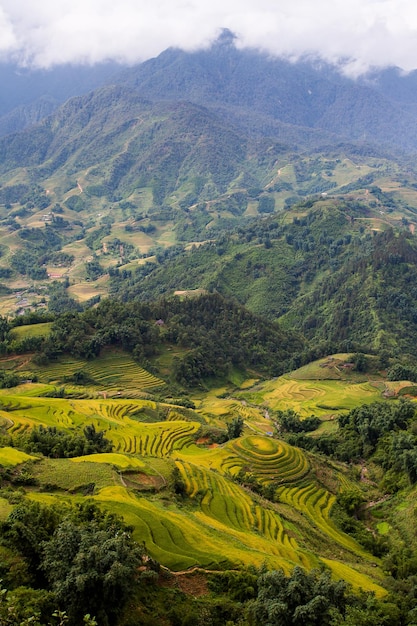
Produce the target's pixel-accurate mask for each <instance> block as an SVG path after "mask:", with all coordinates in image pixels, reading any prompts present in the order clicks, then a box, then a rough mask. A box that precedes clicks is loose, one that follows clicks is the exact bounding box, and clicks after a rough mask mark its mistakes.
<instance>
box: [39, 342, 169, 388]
mask: <svg viewBox="0 0 417 626" xmlns="http://www.w3.org/2000/svg"><path fill="white" fill-rule="evenodd" d="M80 370H83V371H84V372H86V373H87V374H88V375H89V376H90V377H91V378H92V379H93V380H94V381H95V383H96V384H97V385H99V386H100V387H101V388H103V389H104V390H106V391H107V392H108V393H112V392H117V391H119V390H124V391H126V390H127V389H128V390H137V391H140V390H147V389H153V388H155V387H160V386H161V385H164V384H165V383H164V381H162V380H161V379H160V378H157V377H156V376H154V375H153V374H151V373H150V372H148V371H146V370H145V369H143V368H142V367H140V366H139V365H138V364H137V363H136V362H135V361H134V360H133V359H132V358H131V357H130V356H129V355H128V354H126V353H124V352H109V353H107V354H103V356H102V357H100V359H97V360H95V361H84V360H82V359H73V358H66V359H61V360H60V361H57V362H56V363H54V364H53V365H48V366H46V367H40V368H39V370H37V373H38V378H39V380H40V381H41V382H51V381H55V382H57V383H63V382H64V380H65V378H67V377H70V376H72V375H73V374H74V372H77V371H80ZM129 395H131V393H130V394H129Z"/></svg>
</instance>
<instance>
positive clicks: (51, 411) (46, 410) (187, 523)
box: [0, 354, 382, 594]
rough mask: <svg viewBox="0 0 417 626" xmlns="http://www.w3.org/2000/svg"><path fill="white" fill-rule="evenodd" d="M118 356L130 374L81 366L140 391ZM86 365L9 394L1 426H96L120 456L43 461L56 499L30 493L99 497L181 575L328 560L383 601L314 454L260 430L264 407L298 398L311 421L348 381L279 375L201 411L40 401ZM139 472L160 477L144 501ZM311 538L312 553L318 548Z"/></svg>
mask: <svg viewBox="0 0 417 626" xmlns="http://www.w3.org/2000/svg"><path fill="white" fill-rule="evenodd" d="M120 359H121V360H120V365H122V363H125V365H126V371H125V372H124V373H123V368H122V367H121V368H120V372H117V373H114V372H111V370H110V365H109V363H110V362H109V363H108V364H107V366H106V367H105V368H104V370H102V371H101V372H100V371H99V365H98V362H97V363H95V364H94V362H92V363H91V364H89V363H87V365H86V367H84V366H83V367H82V369H85V371H88V372H89V374H90V375H91V376H92V377H94V378H95V379H96V380H97V379H99V378H100V380H102V381H103V380H107V383H106V385H105V386H106V387H107V388H110V387H111V384H114V385H116V382H113V383H112V382H111V376H112V375H114V376H116V375H117V376H125V377H126V380H127V379H129V381H130V383H129V384H133V383H132V381H133V379H134V376H135V375H136V374H135V372H136V373H137V372H138V371H139V374H138V375H139V376H141V373H140V368H139V370H135V369H134V368H138V366H137V364H135V363H134V367H133V365H132V364H131V363H129V361H128V360H127V357H126V355H122V354H121V355H120ZM90 365H91V369H90V370H88V369H87V366H90ZM94 368H96V369H94ZM130 368H132V369H130ZM77 369H81V368H80V365H79V363H78V362H75V361H67V362H61V363H58V364H57V368H56V369H54V368H49V369H46V370H44V372H43V376H44V379H43V381H41V383H40V384H37V385H33V384H26V385H23V386H22V387H21V389H20V388H17V389H15V390H3V391H1V392H0V424H1V425H2V427H3V430H7V432H8V433H9V434H11V435H15V434H21V433H24V432H26V431H28V430H29V429H31V428H33V427H36V426H39V425H41V424H42V425H43V426H56V427H57V428H60V429H65V430H68V431H72V430H76V429H82V428H83V427H84V426H85V425H87V424H94V426H95V427H96V428H97V429H100V430H104V431H105V433H106V437H108V438H109V439H110V440H111V441H112V442H113V444H114V450H113V452H112V453H107V454H95V455H91V456H89V457H79V458H75V459H42V460H37V461H35V462H34V463H33V466H32V470H31V471H33V474H34V476H35V478H36V480H37V481H38V485H39V487H40V488H41V489H43V490H44V491H49V490H50V492H48V493H36V492H31V497H33V498H35V499H39V500H41V501H43V502H52V501H65V499H68V498H76V499H77V498H83V497H85V496H86V495H88V496H89V497H91V496H92V497H94V499H96V500H97V502H99V503H100V504H101V505H102V506H103V507H106V508H108V509H109V510H111V511H113V512H115V513H119V514H121V515H122V516H123V517H124V518H125V520H126V522H127V523H129V524H132V526H133V527H134V529H135V531H134V534H135V537H136V538H137V539H138V540H139V541H140V542H142V541H144V542H145V544H146V549H147V550H148V551H149V553H150V555H151V556H152V557H153V558H155V559H156V560H158V561H159V562H160V563H161V564H163V565H164V566H166V567H169V568H171V569H173V570H183V569H187V568H190V567H194V566H200V567H205V568H208V569H219V568H220V569H223V568H236V567H239V566H241V565H249V564H254V565H258V566H260V565H261V564H262V563H267V564H268V565H269V566H271V567H282V568H284V570H285V571H287V572H288V571H290V570H291V569H292V568H293V567H294V565H302V566H304V567H306V568H308V569H310V568H312V567H317V566H320V564H321V563H323V564H326V565H327V566H329V567H330V568H331V569H332V571H333V572H334V575H335V577H336V578H337V577H338V576H342V572H343V577H344V578H346V579H348V580H349V581H350V582H352V584H353V585H354V586H355V587H363V588H364V589H367V590H375V591H376V592H377V593H378V594H381V593H382V589H381V587H379V586H378V584H377V580H378V576H379V575H380V574H379V569H378V568H376V570H374V571H372V570H371V563H373V562H375V558H374V557H371V556H370V555H369V554H367V553H366V552H365V551H364V550H363V549H362V548H361V547H360V546H359V545H358V544H356V542H355V541H353V539H351V538H350V537H349V536H347V535H345V534H344V533H342V532H341V531H340V530H339V529H338V528H337V527H336V526H335V525H334V524H333V522H332V520H331V518H330V509H331V507H332V504H333V502H334V499H335V496H334V494H332V493H330V492H329V491H326V489H324V488H323V487H319V486H318V483H317V481H316V479H315V476H314V472H313V469H312V466H311V463H310V462H309V459H308V455H306V454H305V453H304V452H303V451H302V450H300V449H298V448H294V447H292V446H289V445H288V444H286V443H285V442H283V441H281V440H278V439H275V438H272V437H268V436H265V435H263V434H262V432H263V429H264V428H266V427H270V420H268V419H267V418H266V416H265V410H266V409H265V407H267V406H270V407H277V408H283V404H282V403H284V402H288V407H291V408H296V410H298V409H297V407H298V406H299V407H302V408H303V411H300V412H302V414H310V412H313V411H312V410H311V408H308V409H307V408H306V407H307V406H309V407H311V406H316V407H318V406H319V404H320V403H323V402H324V403H327V402H329V403H330V402H334V403H336V401H337V388H336V387H332V385H335V384H340V385H341V382H340V381H316V380H315V381H306V380H296V379H291V378H289V377H281V378H280V379H278V380H275V381H269V382H266V383H263V384H262V385H259V386H258V387H255V391H254V390H253V389H249V390H245V391H244V393H245V394H248V395H247V396H246V395H245V397H244V398H243V399H244V402H242V401H241V398H240V399H236V398H234V399H224V398H220V397H217V396H216V395H215V393H213V392H210V393H208V394H207V395H206V397H202V398H201V399H200V401H199V403H198V402H197V403H196V404H198V408H197V410H196V411H195V413H193V411H192V410H189V409H187V410H186V409H183V408H181V407H176V406H174V405H165V404H163V403H159V404H158V403H156V402H155V401H153V400H149V399H139V398H131V399H126V398H104V397H103V398H89V399H77V398H47V397H41V396H37V395H35V394H36V392H37V391H38V392H39V393H40V392H41V391H42V390H45V389H47V388H48V387H47V380H51V376H52V375H54V376H55V377H56V378H55V379H54V380H59V379H60V378H62V377H64V376H65V375H67V374H65V372H71V371H72V372H74V371H76V370H77ZM126 372H128V373H126ZM106 377H108V378H106ZM119 380H120V379H119ZM140 380H142V379H140ZM326 385H327V386H326ZM115 388H116V387H115ZM19 391H21V392H22V393H18V392H19ZM241 393H242V392H241ZM344 393H345V395H344V396H343V397H341V398H339V400H340V404H341V405H342V404H348V403H349V402H354V400H353V399H352V398H353V397H354V393H356V396H355V397H356V399H357V398H358V397H362V399H363V397H369V398H371V397H372V394H374V395H375V394H376V393H377V390H375V388H372V386H369V387H367V386H366V384H365V383H363V384H362V383H361V384H360V385H356V386H355V385H353V384H352V385H345V391H344ZM256 394H259V398H261V402H260V403H259V404H260V405H263V406H261V407H256V406H254V403H253V404H252V402H253V400H254V397H255V395H256ZM332 394H333V395H332ZM367 394H368V395H367ZM370 401H371V400H370ZM297 402H298V403H299V404H298V405H297ZM317 410H319V409H317ZM322 410H323V411H326V410H325V409H322ZM150 413H152V415H155V416H159V415H164V416H166V418H167V419H166V420H165V421H151V420H149V421H143V416H144V414H146V415H148V414H150ZM326 413H328V410H327V411H326ZM194 415H195V420H194V419H193V416H194ZM237 415H240V416H241V417H243V419H244V421H245V424H246V426H245V430H244V435H243V436H242V437H240V438H238V439H235V440H231V441H228V442H227V443H225V444H223V445H221V446H217V447H211V448H207V447H202V446H201V445H197V444H196V443H195V440H196V435H197V432H198V430H199V428H200V424H201V422H202V421H204V422H207V423H209V424H214V425H216V426H223V427H224V426H225V424H226V423H227V421H229V419H231V418H233V417H236V416H237ZM265 425H266V426H265ZM251 429H252V430H251ZM19 455H22V456H19ZM28 459H30V457H28V456H27V455H24V454H23V453H19V452H18V451H17V450H15V449H14V448H2V449H0V464H2V465H7V464H8V465H9V466H11V467H13V466H14V465H17V464H20V463H23V462H25V461H26V460H28ZM175 467H176V468H177V469H178V471H179V473H180V477H181V480H182V482H183V484H184V488H185V492H186V496H185V499H183V500H181V499H180V498H175V497H173V494H172V492H170V491H169V489H170V487H169V485H170V480H171V476H172V472H173V469H174V468H175ZM124 472H131V473H132V474H130V475H131V476H132V480H131V481H130V482H129V480H128V476H129V474H128V473H127V474H126V481H125V480H124V479H123V475H124ZM240 472H244V473H247V474H252V475H253V476H254V477H255V478H256V479H257V481H258V483H259V484H260V485H265V486H266V485H269V484H272V485H273V486H274V488H275V490H276V493H277V495H278V498H279V502H278V504H273V503H270V502H268V501H266V500H263V499H262V498H260V496H257V495H256V494H254V493H253V492H252V491H250V490H248V489H246V488H244V487H242V486H241V485H239V484H238V483H237V482H236V477H237V475H238V474H239V473H240ZM138 476H141V477H144V478H149V477H150V478H152V477H156V476H157V477H158V478H159V479H160V480H159V482H158V483H156V482H155V484H157V487H156V489H155V490H154V493H152V494H151V495H149V494H148V495H147V496H146V495H144V494H143V493H142V492H141V491H140V489H139V487H138V488H135V484H136V483H135V477H138ZM340 488H342V489H343V488H350V483H349V481H347V479H343V478H341V480H340ZM167 489H168V492H167V491H166V490H167ZM158 490H159V491H158ZM0 515H1V512H0ZM298 522H302V523H301V524H298ZM313 535H314V537H315V543H314V545H315V552H314V553H313V551H312V550H310V549H309V546H310V545H311V542H310V536H313ZM318 538H319V539H318ZM318 541H320V542H321V543H320V545H318V543H317V542H318ZM320 546H321V547H320ZM369 571H372V574H373V575H374V576H373V577H372V578H371V577H369V573H368V572H369ZM375 580H376V581H375Z"/></svg>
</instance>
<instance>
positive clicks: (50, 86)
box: [0, 63, 120, 135]
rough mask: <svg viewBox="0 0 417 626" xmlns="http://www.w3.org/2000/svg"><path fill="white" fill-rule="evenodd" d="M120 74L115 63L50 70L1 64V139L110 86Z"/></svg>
mask: <svg viewBox="0 0 417 626" xmlns="http://www.w3.org/2000/svg"><path fill="white" fill-rule="evenodd" d="M118 71H120V67H119V66H118V65H117V64H115V63H103V64H99V65H95V66H83V65H78V66H72V65H65V66H60V67H55V68H52V69H49V70H41V69H29V68H21V67H18V66H16V65H13V64H7V63H1V64H0V84H1V85H3V86H4V87H3V89H2V90H1V93H0V135H7V134H9V133H13V132H16V131H18V130H23V129H24V128H25V127H26V126H30V125H31V124H34V123H36V122H38V121H40V120H41V119H42V118H44V117H45V116H46V115H48V114H50V113H51V112H52V111H53V110H54V109H56V108H57V107H58V106H59V105H60V104H62V103H63V102H65V101H66V100H68V98H71V97H73V96H77V95H81V94H83V93H87V92H88V91H91V90H92V89H96V88H97V87H99V86H100V85H102V84H104V83H106V82H107V81H108V80H109V79H110V78H111V76H113V75H114V74H116V73H117V72H118Z"/></svg>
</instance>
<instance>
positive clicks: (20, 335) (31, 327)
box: [11, 322, 52, 340]
mask: <svg viewBox="0 0 417 626" xmlns="http://www.w3.org/2000/svg"><path fill="white" fill-rule="evenodd" d="M51 326H52V322H44V323H42V324H26V325H23V326H15V327H14V328H13V330H12V331H11V335H12V337H13V339H19V340H22V339H27V338H28V337H47V336H48V335H49V332H50V330H51Z"/></svg>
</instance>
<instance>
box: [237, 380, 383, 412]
mask: <svg viewBox="0 0 417 626" xmlns="http://www.w3.org/2000/svg"><path fill="white" fill-rule="evenodd" d="M237 395H238V396H239V397H241V398H244V399H246V400H247V401H249V402H251V403H256V404H259V405H264V406H266V407H269V408H271V409H275V410H281V411H285V410H287V409H293V410H294V411H296V412H297V413H299V414H300V415H301V416H308V415H311V414H314V415H317V416H318V417H321V416H326V415H329V413H330V414H333V413H335V414H337V413H338V412H339V411H349V410H350V409H353V408H354V407H355V406H358V405H360V404H366V403H371V402H375V401H377V400H381V390H380V389H378V388H377V387H376V386H375V385H373V384H372V383H371V382H346V381H343V380H296V379H294V378H292V377H291V376H290V375H284V376H280V378H277V379H276V380H269V381H267V382H265V383H261V384H259V385H257V386H256V387H255V388H253V389H251V390H248V391H244V392H238V394H237Z"/></svg>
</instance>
